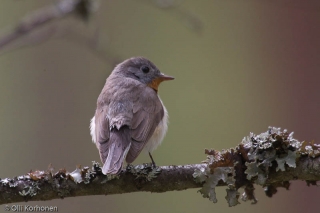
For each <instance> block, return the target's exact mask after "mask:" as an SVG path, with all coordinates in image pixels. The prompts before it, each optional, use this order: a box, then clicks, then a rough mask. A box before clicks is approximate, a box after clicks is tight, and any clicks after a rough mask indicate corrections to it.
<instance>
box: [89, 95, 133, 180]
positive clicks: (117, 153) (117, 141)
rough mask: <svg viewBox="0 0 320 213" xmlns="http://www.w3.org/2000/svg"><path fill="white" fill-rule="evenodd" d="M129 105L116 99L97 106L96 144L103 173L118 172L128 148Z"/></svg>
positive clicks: (130, 112)
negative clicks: (108, 103)
mask: <svg viewBox="0 0 320 213" xmlns="http://www.w3.org/2000/svg"><path fill="white" fill-rule="evenodd" d="M128 103H129V102H128ZM130 105H132V104H130V103H129V104H125V103H124V104H123V103H122V102H121V100H116V101H113V102H111V103H110V105H107V104H105V105H103V106H101V107H98V108H97V111H96V115H95V119H96V120H95V122H96V144H97V147H98V149H99V152H100V158H101V161H102V162H103V163H104V165H103V167H102V172H103V173H104V174H118V173H119V172H120V171H121V168H122V164H123V161H124V159H125V157H126V155H127V153H128V151H129V149H130V145H131V134H130V128H129V123H130V122H129V121H131V118H130V117H132V116H130V114H132V109H131V108H130Z"/></svg>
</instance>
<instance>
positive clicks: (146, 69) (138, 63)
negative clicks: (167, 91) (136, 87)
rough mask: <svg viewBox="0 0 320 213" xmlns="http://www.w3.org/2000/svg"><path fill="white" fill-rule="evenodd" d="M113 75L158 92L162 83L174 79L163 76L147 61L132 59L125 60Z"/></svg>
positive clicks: (144, 59)
mask: <svg viewBox="0 0 320 213" xmlns="http://www.w3.org/2000/svg"><path fill="white" fill-rule="evenodd" d="M113 72H114V74H117V75H121V76H124V77H127V78H133V79H135V80H138V81H140V82H141V83H143V84H146V85H148V86H149V87H151V88H152V89H154V90H155V91H158V87H159V84H160V83H161V82H162V81H167V80H173V79H174V77H172V76H168V75H165V74H163V73H161V72H160V71H159V69H158V68H157V67H156V66H155V65H154V64H153V63H152V62H151V61H149V60H148V59H146V58H143V57H134V58H130V59H127V60H125V61H124V62H122V63H121V64H119V65H118V66H117V67H116V68H115V69H114V71H113Z"/></svg>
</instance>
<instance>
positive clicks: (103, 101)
mask: <svg viewBox="0 0 320 213" xmlns="http://www.w3.org/2000/svg"><path fill="white" fill-rule="evenodd" d="M173 79H174V78H173V77H171V76H167V75H165V74H163V73H161V72H160V71H159V70H158V68H157V67H156V66H155V65H154V64H153V63H152V62H151V61H149V60H148V59H146V58H143V57H135V58H130V59H127V60H125V61H124V62H122V63H121V64H118V65H117V66H116V67H115V68H114V70H113V71H112V73H111V74H110V76H109V77H108V78H107V81H106V84H105V85H104V87H103V89H102V91H101V94H100V95H99V97H98V101H97V109H96V112H95V115H94V117H93V118H92V119H91V123H90V133H91V136H92V140H93V142H94V143H95V144H96V146H97V148H98V150H99V153H100V158H101V161H102V163H103V164H104V165H103V168H102V172H103V174H118V173H120V171H121V168H122V164H123V162H124V160H126V162H127V163H132V162H133V161H134V160H135V159H136V158H137V157H138V155H139V154H140V152H141V151H142V149H145V150H146V151H147V152H149V155H150V158H151V160H152V162H153V164H154V161H153V159H152V156H151V154H150V152H152V151H153V150H155V149H156V148H157V146H158V145H160V144H161V142H162V140H163V138H164V136H165V134H166V132H167V129H168V124H167V123H168V112H167V110H166V108H165V106H164V105H163V103H162V101H161V99H160V97H159V95H158V86H159V84H160V83H161V82H162V81H166V80H173Z"/></svg>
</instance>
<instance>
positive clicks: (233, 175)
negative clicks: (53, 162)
mask: <svg viewBox="0 0 320 213" xmlns="http://www.w3.org/2000/svg"><path fill="white" fill-rule="evenodd" d="M292 135H293V134H292V133H290V134H289V133H288V132H287V131H286V130H284V131H283V132H281V131H280V129H279V128H274V127H273V128H271V127H270V128H269V129H268V131H267V132H265V133H261V134H260V135H254V134H252V133H251V134H250V136H248V137H245V138H244V139H243V141H242V143H241V144H239V145H238V146H237V147H236V148H235V149H229V150H224V151H221V152H219V151H215V150H206V151H205V153H206V154H207V155H208V156H207V160H206V161H205V164H193V165H182V166H163V167H156V168H154V167H153V166H152V164H142V165H137V166H132V165H129V166H127V168H126V170H123V172H122V173H121V174H120V175H119V176H113V177H112V176H105V175H103V174H102V172H101V168H100V166H99V164H98V163H96V162H93V167H92V169H89V167H84V168H83V169H80V168H77V169H76V170H75V171H73V172H71V173H69V172H67V171H65V170H60V171H58V172H56V173H55V174H53V169H52V168H51V167H50V168H49V169H48V171H46V172H44V171H34V172H33V171H31V172H30V173H28V174H26V175H22V176H19V177H15V178H13V179H9V178H5V179H0V204H6V203H14V202H21V201H36V200H51V199H57V198H66V197H75V196H85V195H112V194H122V193H131V192H138V191H139V192H167V191H174V190H178V191H180V190H185V189H190V188H201V189H200V192H201V193H202V194H203V196H204V197H207V198H209V199H210V200H211V201H213V202H216V201H217V200H216V196H215V187H216V186H227V187H228V188H227V196H226V199H227V201H228V203H229V206H234V205H237V204H238V203H239V202H238V198H239V197H240V195H239V192H238V189H239V188H244V193H243V194H242V200H252V201H253V202H254V203H255V202H257V199H256V198H255V196H254V187H253V184H258V185H261V186H263V187H265V192H266V195H267V196H269V197H271V196H272V195H273V194H275V193H276V192H277V187H284V188H286V189H288V188H289V186H290V183H289V181H291V180H304V181H307V183H308V185H310V184H311V185H316V181H319V180H320V158H319V157H318V156H319V155H320V150H319V148H320V145H318V144H315V143H314V142H309V143H307V142H299V141H298V140H296V139H294V138H293V137H292Z"/></svg>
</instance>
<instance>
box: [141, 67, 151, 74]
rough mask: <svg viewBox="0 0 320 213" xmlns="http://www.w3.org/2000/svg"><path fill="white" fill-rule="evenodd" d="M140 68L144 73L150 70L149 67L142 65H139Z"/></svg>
mask: <svg viewBox="0 0 320 213" xmlns="http://www.w3.org/2000/svg"><path fill="white" fill-rule="evenodd" d="M141 70H142V72H144V73H148V72H149V71H150V69H149V67H148V66H143V67H141Z"/></svg>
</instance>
